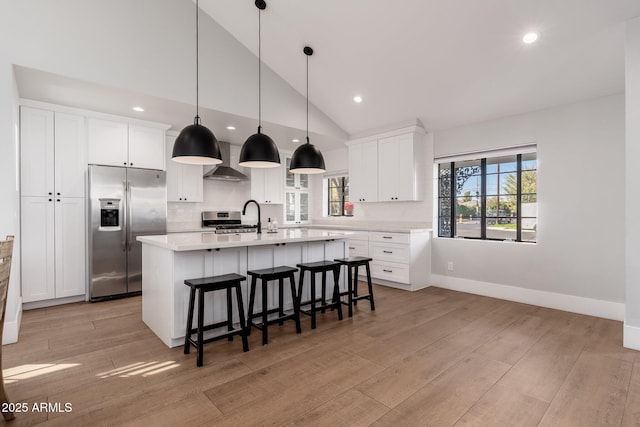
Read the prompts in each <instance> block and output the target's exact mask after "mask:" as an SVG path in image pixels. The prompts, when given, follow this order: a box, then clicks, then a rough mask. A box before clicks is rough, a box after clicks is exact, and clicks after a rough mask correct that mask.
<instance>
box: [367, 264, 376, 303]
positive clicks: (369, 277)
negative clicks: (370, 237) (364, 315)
mask: <svg viewBox="0 0 640 427" xmlns="http://www.w3.org/2000/svg"><path fill="white" fill-rule="evenodd" d="M365 267H366V268H367V286H368V287H369V302H370V303H371V311H374V310H375V309H376V304H375V303H374V302H373V285H372V284H371V269H370V268H369V263H366V264H365Z"/></svg>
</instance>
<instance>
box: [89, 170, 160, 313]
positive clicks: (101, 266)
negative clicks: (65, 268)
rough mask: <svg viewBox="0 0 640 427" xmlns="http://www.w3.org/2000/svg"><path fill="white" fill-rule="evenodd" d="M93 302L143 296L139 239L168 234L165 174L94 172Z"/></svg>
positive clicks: (91, 178) (91, 188)
mask: <svg viewBox="0 0 640 427" xmlns="http://www.w3.org/2000/svg"><path fill="white" fill-rule="evenodd" d="M89 204H90V206H89V215H90V221H89V268H90V279H91V282H90V294H91V301H98V300H101V299H109V298H113V297H121V296H129V295H138V294H140V292H141V291H142V244H141V243H140V242H138V241H137V240H136V237H137V236H143V235H151V234H165V233H166V230H167V186H166V177H165V172H163V171H156V170H146V169H132V168H120V167H109V166H95V165H90V166H89Z"/></svg>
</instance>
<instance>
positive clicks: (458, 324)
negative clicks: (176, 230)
mask: <svg viewBox="0 0 640 427" xmlns="http://www.w3.org/2000/svg"><path fill="white" fill-rule="evenodd" d="M374 292H375V295H376V307H377V310H376V311H375V312H371V311H370V310H369V308H368V304H367V303H366V301H362V302H360V304H358V306H357V308H356V309H355V312H354V317H353V318H351V319H350V318H347V317H346V316H345V319H344V320H343V321H342V322H339V321H338V320H337V316H336V314H335V312H327V313H326V314H324V315H320V316H319V321H318V328H317V329H316V330H313V331H312V330H311V329H310V324H309V318H308V317H307V316H303V324H302V327H303V333H302V334H301V335H297V334H296V333H295V328H294V325H293V322H285V325H284V326H281V327H279V326H277V325H274V326H273V327H270V329H269V339H270V341H269V345H268V346H264V347H263V346H262V345H260V334H259V333H252V335H251V337H250V342H249V344H250V348H251V350H250V351H249V352H248V353H243V352H242V346H241V342H240V340H239V339H235V340H234V341H233V342H228V341H218V342H214V343H211V344H208V345H207V346H206V347H205V360H204V366H203V367H202V368H196V362H195V351H192V353H191V354H190V355H184V354H182V348H174V349H169V348H167V347H166V346H165V345H164V344H162V343H161V342H160V340H159V339H157V338H156V337H155V335H154V334H153V333H152V332H151V331H150V330H149V329H148V328H147V327H146V326H145V324H144V323H143V322H142V319H141V299H140V298H139V297H137V298H129V299H124V300H116V301H108V302H103V303H96V304H89V303H77V304H70V305H65V306H58V307H51V308H46V309H40V310H32V311H27V312H25V313H24V315H23V320H22V328H21V331H20V341H19V342H18V343H17V344H11V345H7V346H4V347H3V349H2V350H3V355H2V357H3V368H4V377H5V382H6V389H7V393H8V394H9V397H10V398H11V399H12V401H13V402H20V403H26V404H27V406H28V408H29V411H27V412H25V413H17V414H16V420H15V421H14V422H12V424H13V425H14V426H32V425H54V426H98V425H111V426H113V425H127V426H145V427H146V426H154V427H155V426H165V425H166V426H175V425H185V426H186V425H188V426H198V425H216V426H217V425H220V426H253V425H256V426H258V425H278V426H279V425H287V426H288V425H291V426H297V425H313V426H367V425H379V426H414V425H415V426H423V425H424V426H453V425H455V426H536V425H540V426H581V427H582V426H640V353H638V352H634V351H631V350H626V349H624V348H623V347H622V324H621V323H620V322H614V321H610V320H604V319H599V318H595V317H589V316H582V315H577V314H571V313H566V312H562V311H556V310H550V309H546V308H540V307H534V306H530V305H525V304H519V303H513V302H508V301H502V300H497V299H493V298H487V297H482V296H477V295H471V294H465V293H460V292H454V291H449V290H444V289H439V288H428V289H424V290H422V291H419V292H414V293H410V292H405V291H401V290H397V289H391V288H386V287H382V286H376V287H375V290H374ZM34 403H37V404H40V403H49V404H55V403H60V404H62V407H64V404H65V403H70V404H71V405H72V411H71V412H61V411H60V412H59V411H49V412H47V411H41V412H38V411H33V410H32V409H33V404H34Z"/></svg>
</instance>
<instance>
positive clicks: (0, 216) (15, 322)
mask: <svg viewBox="0 0 640 427" xmlns="http://www.w3.org/2000/svg"><path fill="white" fill-rule="evenodd" d="M18 123H19V108H18V90H17V86H16V83H15V78H14V75H13V69H12V66H11V63H9V62H8V61H7V59H6V57H4V56H2V55H0V182H1V183H2V185H0V201H1V203H0V239H2V240H4V237H5V236H6V235H9V234H12V235H14V236H16V242H15V243H14V250H13V260H12V261H13V262H12V266H11V281H10V283H9V290H8V294H7V307H6V313H5V327H4V332H3V343H5V344H6V343H11V342H15V341H17V339H18V330H19V327H20V317H21V314H22V303H21V299H20V294H21V292H20V243H19V237H20V198H19V193H18V177H17V176H18V162H17V142H18Z"/></svg>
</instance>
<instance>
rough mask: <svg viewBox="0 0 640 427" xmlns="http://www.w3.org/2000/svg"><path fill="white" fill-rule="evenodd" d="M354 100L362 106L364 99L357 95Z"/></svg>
mask: <svg viewBox="0 0 640 427" xmlns="http://www.w3.org/2000/svg"><path fill="white" fill-rule="evenodd" d="M353 100H354V101H355V102H357V103H358V104H360V103H361V102H362V97H361V96H360V95H356V96H354V97H353Z"/></svg>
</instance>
